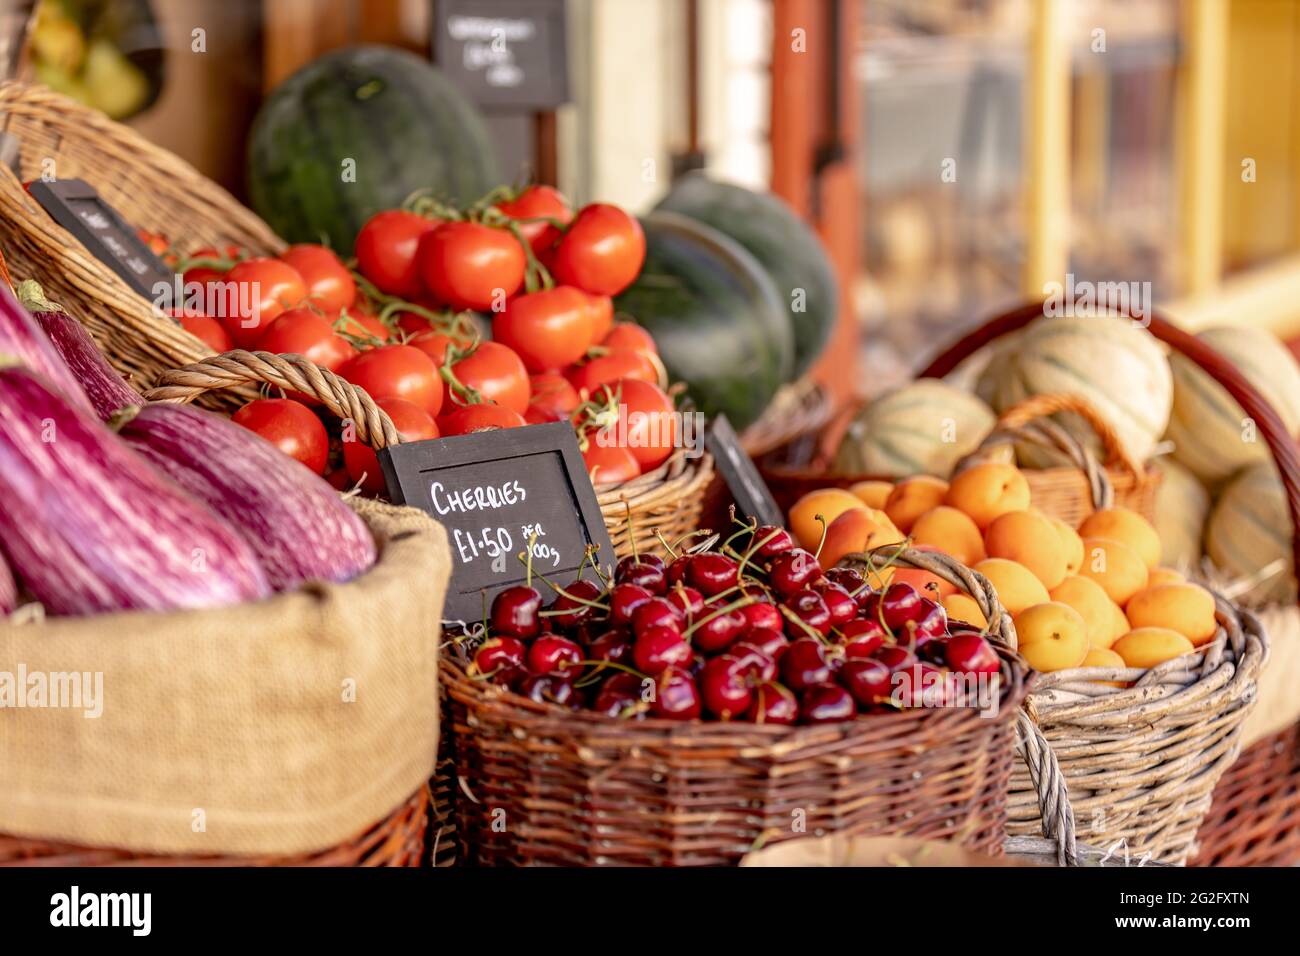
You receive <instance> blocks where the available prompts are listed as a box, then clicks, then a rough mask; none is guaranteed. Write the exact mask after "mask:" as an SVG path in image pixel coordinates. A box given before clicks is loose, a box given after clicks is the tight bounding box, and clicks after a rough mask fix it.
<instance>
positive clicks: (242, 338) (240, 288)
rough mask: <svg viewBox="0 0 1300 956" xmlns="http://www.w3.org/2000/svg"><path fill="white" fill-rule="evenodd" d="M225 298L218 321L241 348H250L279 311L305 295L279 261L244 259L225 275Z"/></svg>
mask: <svg viewBox="0 0 1300 956" xmlns="http://www.w3.org/2000/svg"><path fill="white" fill-rule="evenodd" d="M226 292H227V293H228V298H227V300H226V304H225V312H224V314H223V315H222V317H221V318H222V321H223V322H224V323H225V326H226V331H228V332H229V333H230V337H231V338H232V339H234V340H235V344H236V345H237V346H239V347H240V348H241V349H246V348H251V347H252V346H253V344H254V343H256V342H257V340H258V338H259V337H260V336H261V335H262V332H263V331H264V330H265V329H266V327H267V326H268V325H270V324H271V323H272V322H273V321H274V320H275V318H276V316H278V315H279V314H280V313H281V312H283V311H285V310H286V309H292V308H294V307H296V306H298V305H300V304H302V300H303V299H304V298H306V296H307V287H306V286H305V285H304V284H303V281H302V276H300V275H298V270H297V269H295V268H294V267H293V266H291V265H288V264H286V263H283V262H281V261H280V260H279V259H267V258H261V257H259V258H255V259H245V260H244V261H243V262H241V263H239V265H237V266H235V267H234V268H233V269H231V270H230V272H229V273H228V274H227V276H226Z"/></svg>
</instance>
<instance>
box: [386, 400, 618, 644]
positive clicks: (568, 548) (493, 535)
mask: <svg viewBox="0 0 1300 956" xmlns="http://www.w3.org/2000/svg"><path fill="white" fill-rule="evenodd" d="M379 463H380V466H381V467H382V468H383V470H384V479H385V481H386V482H387V484H388V493H389V497H390V498H392V500H393V501H394V502H396V503H398V504H405V505H410V506H412V507H415V508H420V509H422V510H424V511H426V512H428V513H429V514H431V515H432V516H433V517H434V518H435V519H437V520H438V522H439V523H440V524H442V526H443V527H444V528H446V530H447V538H448V541H449V543H450V544H451V556H452V563H453V571H452V577H451V590H450V591H449V592H448V594H447V605H446V609H445V610H444V612H443V616H444V617H445V618H447V619H448V620H452V621H465V622H466V623H473V622H475V621H479V620H481V619H482V617H483V607H484V603H483V602H484V595H486V596H487V600H488V601H489V602H491V599H492V595H494V594H495V593H496V592H497V591H500V590H501V589H502V588H506V587H509V586H511V585H512V584H520V583H522V582H523V581H524V580H525V578H526V570H525V567H524V563H523V562H522V561H521V560H520V555H523V554H524V553H525V552H526V550H527V548H528V546H529V542H530V541H532V557H533V570H534V575H533V584H534V586H535V587H537V589H538V590H540V591H541V592H542V594H543V596H544V597H545V598H546V599H547V600H550V599H551V598H553V597H554V594H553V593H552V592H551V591H550V589H549V588H548V587H547V586H546V585H545V584H544V583H543V582H542V581H541V580H539V579H538V576H537V573H536V572H541V574H543V575H545V576H546V577H547V578H548V579H550V580H551V581H553V582H555V583H556V584H559V585H560V586H564V585H565V584H567V583H569V582H570V581H572V580H573V579H574V578H575V577H576V576H577V572H578V569H579V568H581V567H582V565H583V563H584V559H585V554H586V551H587V548H588V547H589V546H593V547H595V548H596V549H597V550H596V553H595V559H596V561H597V563H598V564H600V565H601V566H602V567H607V566H608V565H611V564H613V562H614V546H613V544H612V543H611V542H610V540H609V533H608V532H607V531H606V530H605V522H604V519H603V518H602V517H601V514H600V506H599V505H598V504H597V502H596V493H595V491H593V490H592V487H591V480H590V479H589V478H588V477H587V472H586V469H585V468H584V466H583V462H582V455H581V454H580V453H579V451H578V440H577V437H576V436H575V435H574V433H573V427H572V426H571V425H569V423H568V422H551V423H549V424H545V425H528V426H525V427H523V428H506V429H500V430H494V431H487V432H480V433H478V434H474V435H457V436H454V437H451V438H434V439H431V440H429V441H419V442H410V443H409V444H401V445H397V446H395V447H393V448H387V449H384V450H383V451H381V452H380V453H379ZM590 573H591V572H590V571H588V574H590Z"/></svg>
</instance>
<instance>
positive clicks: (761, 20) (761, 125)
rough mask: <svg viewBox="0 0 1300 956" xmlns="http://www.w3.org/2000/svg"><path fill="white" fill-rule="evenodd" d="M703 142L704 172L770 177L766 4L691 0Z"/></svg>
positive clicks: (754, 184) (746, 180) (757, 180)
mask: <svg viewBox="0 0 1300 956" xmlns="http://www.w3.org/2000/svg"><path fill="white" fill-rule="evenodd" d="M697 4H698V9H699V15H700V17H701V21H702V22H701V26H700V39H701V46H702V49H703V50H704V51H707V55H702V56H701V57H700V67H701V72H702V78H701V96H700V99H701V104H702V106H701V108H702V111H703V116H702V123H703V127H704V129H703V147H704V153H705V155H706V157H707V162H708V170H709V172H710V174H712V175H714V176H716V177H717V178H719V179H726V180H729V181H731V182H736V183H740V184H741V185H744V186H749V187H750V188H752V189H766V188H767V187H768V183H769V180H770V178H771V168H772V148H771V142H770V138H769V126H770V124H771V112H772V109H771V102H772V99H771V98H772V73H771V69H772V5H771V3H770V2H769V0H697Z"/></svg>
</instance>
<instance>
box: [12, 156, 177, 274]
mask: <svg viewBox="0 0 1300 956" xmlns="http://www.w3.org/2000/svg"><path fill="white" fill-rule="evenodd" d="M28 192H30V193H31V195H32V198H33V199H35V200H36V201H37V202H38V203H40V204H41V205H42V206H44V207H45V211H46V212H48V213H49V214H50V217H51V218H52V219H53V220H54V221H55V222H57V223H58V224H59V225H60V226H62V227H63V228H64V229H66V230H68V232H70V233H72V234H73V235H74V236H76V237H77V239H78V240H80V242H81V244H82V245H83V246H85V247H86V249H87V250H88V251H89V252H90V254H91V255H92V256H94V257H95V258H96V259H98V260H99V261H100V262H102V263H104V265H106V266H108V267H109V268H110V269H112V270H113V271H114V272H116V273H117V274H118V275H119V276H120V277H121V278H122V280H123V281H124V282H125V283H126V284H127V285H129V286H130V287H131V288H132V289H134V290H135V291H136V292H138V293H140V294H141V295H142V296H144V297H145V298H146V299H150V300H152V298H153V296H154V290H155V289H156V288H157V287H158V284H159V283H162V284H163V285H165V286H166V287H167V288H171V286H172V283H173V282H174V281H175V278H176V277H175V273H173V272H172V271H171V270H170V269H168V268H167V267H166V266H165V265H164V264H163V263H162V261H161V260H160V259H159V258H158V257H157V256H155V255H154V254H153V252H151V251H150V249H149V247H148V246H146V245H145V244H144V242H142V241H141V240H140V237H139V236H137V235H136V234H135V228H134V227H132V226H131V225H130V224H129V223H128V222H127V221H126V220H125V219H123V218H122V217H121V215H120V214H119V213H118V211H117V210H116V209H114V208H113V207H112V206H110V205H109V204H108V203H107V202H105V201H104V199H103V198H102V197H101V196H100V195H99V193H97V192H96V191H95V187H93V186H91V185H90V184H89V183H88V182H86V181H84V180H81V179H55V180H44V179H38V180H36V181H35V182H33V183H32V184H31V186H30V187H29V188H28Z"/></svg>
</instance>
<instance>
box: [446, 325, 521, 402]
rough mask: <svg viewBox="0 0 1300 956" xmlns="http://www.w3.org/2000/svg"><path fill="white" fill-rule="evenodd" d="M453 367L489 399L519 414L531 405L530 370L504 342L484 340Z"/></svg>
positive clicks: (462, 379) (458, 377)
mask: <svg viewBox="0 0 1300 956" xmlns="http://www.w3.org/2000/svg"><path fill="white" fill-rule="evenodd" d="M451 371H452V374H453V375H454V376H455V377H456V380H457V381H458V382H460V384H461V385H464V386H465V387H466V388H472V389H474V390H475V391H476V392H478V394H479V396H480V397H481V398H482V399H484V400H485V401H489V402H496V403H497V404H498V405H502V406H504V407H505V408H508V409H510V410H511V411H512V412H515V413H516V414H518V415H522V414H523V413H524V412H525V411H526V410H527V408H528V370H527V369H526V368H524V363H523V361H522V360H521V359H520V358H519V356H518V355H516V354H515V353H514V351H513V350H512V349H510V348H507V347H506V346H504V345H502V344H501V343H500V342H480V343H479V344H478V346H477V347H476V348H475V349H474V351H473V352H471V353H470V354H469V355H467V356H465V358H463V359H461V360H460V361H458V362H456V363H455V364H454V365H452V367H451Z"/></svg>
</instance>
